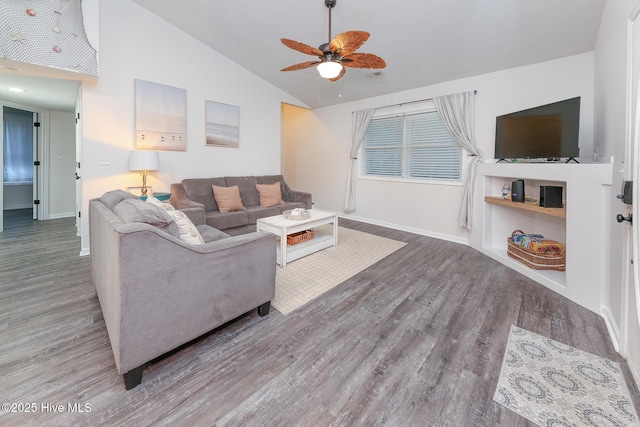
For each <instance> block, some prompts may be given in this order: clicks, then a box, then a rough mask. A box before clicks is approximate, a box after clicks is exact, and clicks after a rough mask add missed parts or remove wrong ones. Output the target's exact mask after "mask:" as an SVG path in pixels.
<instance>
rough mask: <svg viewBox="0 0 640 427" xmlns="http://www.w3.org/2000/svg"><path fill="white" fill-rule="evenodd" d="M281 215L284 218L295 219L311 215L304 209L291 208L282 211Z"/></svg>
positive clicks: (306, 217)
mask: <svg viewBox="0 0 640 427" xmlns="http://www.w3.org/2000/svg"><path fill="white" fill-rule="evenodd" d="M282 216H283V217H284V218H285V219H292V220H294V221H295V220H301V219H309V218H310V217H311V214H310V213H309V212H307V211H306V209H291V210H289V211H284V212H283V213H282Z"/></svg>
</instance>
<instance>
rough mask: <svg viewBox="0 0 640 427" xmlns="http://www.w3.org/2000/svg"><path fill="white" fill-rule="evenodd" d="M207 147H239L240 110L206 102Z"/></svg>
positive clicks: (233, 106)
mask: <svg viewBox="0 0 640 427" xmlns="http://www.w3.org/2000/svg"><path fill="white" fill-rule="evenodd" d="M206 121H207V125H206V136H207V143H206V145H207V147H232V148H238V146H239V145H240V108H239V107H237V106H235V105H228V104H221V103H219V102H213V101H206Z"/></svg>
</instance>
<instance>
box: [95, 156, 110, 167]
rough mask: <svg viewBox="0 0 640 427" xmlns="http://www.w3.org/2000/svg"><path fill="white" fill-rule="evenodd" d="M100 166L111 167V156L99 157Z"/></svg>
mask: <svg viewBox="0 0 640 427" xmlns="http://www.w3.org/2000/svg"><path fill="white" fill-rule="evenodd" d="M98 166H111V158H110V157H109V156H98Z"/></svg>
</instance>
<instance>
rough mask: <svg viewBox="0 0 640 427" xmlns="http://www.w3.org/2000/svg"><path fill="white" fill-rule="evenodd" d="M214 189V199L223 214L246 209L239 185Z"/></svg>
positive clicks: (214, 186)
mask: <svg viewBox="0 0 640 427" xmlns="http://www.w3.org/2000/svg"><path fill="white" fill-rule="evenodd" d="M212 187H213V198H214V199H216V203H217V205H218V209H219V210H220V212H222V213H227V212H230V211H241V210H243V209H244V205H243V204H242V199H241V198H240V188H239V187H238V186H237V185H234V186H231V187H218V186H217V185H212Z"/></svg>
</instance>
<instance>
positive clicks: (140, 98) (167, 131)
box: [135, 80, 187, 151]
mask: <svg viewBox="0 0 640 427" xmlns="http://www.w3.org/2000/svg"><path fill="white" fill-rule="evenodd" d="M135 148H137V149H149V150H175V151H186V149H187V91H186V90H185V89H179V88H175V87H171V86H166V85H162V84H158V83H151V82H146V81H144V80H136V140H135Z"/></svg>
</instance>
